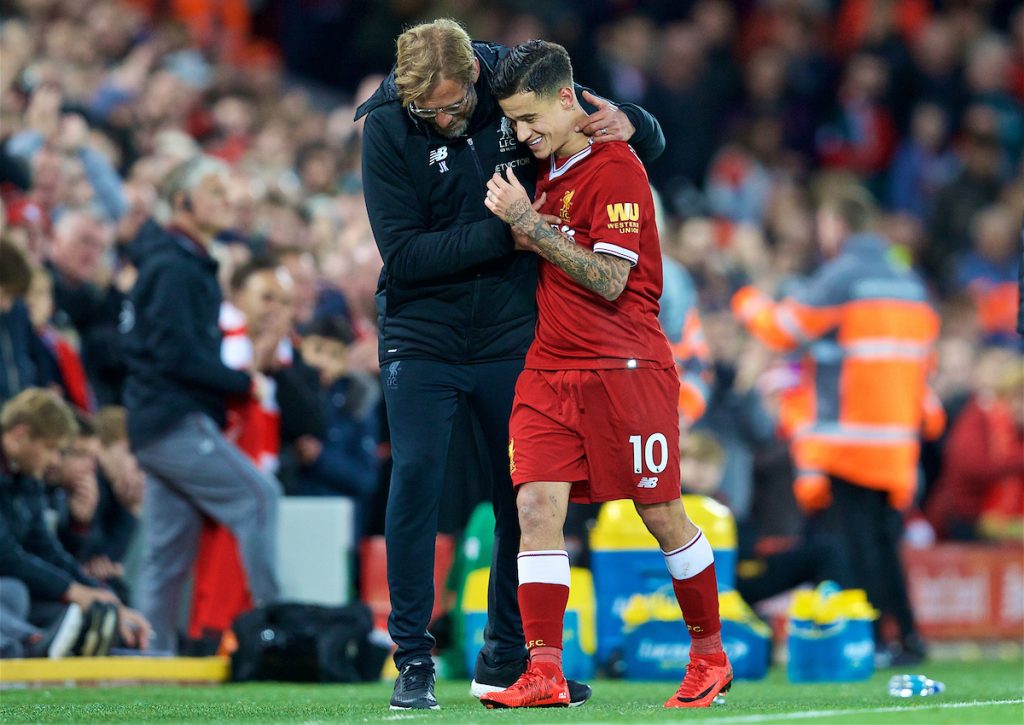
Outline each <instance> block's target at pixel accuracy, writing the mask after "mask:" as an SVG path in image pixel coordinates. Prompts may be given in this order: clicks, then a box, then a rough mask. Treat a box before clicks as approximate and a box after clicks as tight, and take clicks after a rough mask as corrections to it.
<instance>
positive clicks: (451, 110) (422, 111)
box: [409, 83, 473, 119]
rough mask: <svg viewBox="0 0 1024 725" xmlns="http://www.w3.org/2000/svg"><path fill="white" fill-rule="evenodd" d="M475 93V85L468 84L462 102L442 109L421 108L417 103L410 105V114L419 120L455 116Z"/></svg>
mask: <svg viewBox="0 0 1024 725" xmlns="http://www.w3.org/2000/svg"><path fill="white" fill-rule="evenodd" d="M472 91H473V85H472V84H471V83H467V84H466V95H464V96H463V97H462V100H461V101H456V102H455V103H452V104H449V105H447V106H441V107H440V108H419V107H418V106H417V105H416V104H415V103H410V104H409V113H411V114H412V115H414V116H417V117H418V118H424V119H431V118H436V117H437V114H439V113H443V114H445V115H446V116H455V115H457V114H458V113H459V112H460V111H462V109H464V108H465V107H466V104H467V103H468V102H469V96H470V94H471V93H472Z"/></svg>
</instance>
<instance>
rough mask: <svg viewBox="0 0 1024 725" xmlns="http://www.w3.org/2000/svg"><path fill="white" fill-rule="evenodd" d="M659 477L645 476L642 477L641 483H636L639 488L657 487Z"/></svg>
mask: <svg viewBox="0 0 1024 725" xmlns="http://www.w3.org/2000/svg"><path fill="white" fill-rule="evenodd" d="M657 486H658V477H657V476H644V477H643V478H641V479H640V483H638V484H637V485H636V487H637V488H657Z"/></svg>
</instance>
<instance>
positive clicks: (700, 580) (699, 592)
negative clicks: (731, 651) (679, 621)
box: [672, 564, 722, 654]
mask: <svg viewBox="0 0 1024 725" xmlns="http://www.w3.org/2000/svg"><path fill="white" fill-rule="evenodd" d="M672 589H673V590H675V593H676V601H677V602H679V609H680V610H681V611H682V613H683V619H684V620H686V629H687V631H688V632H689V633H690V639H691V640H692V641H693V643H692V644H691V645H690V652H691V653H693V654H714V653H716V652H721V651H722V620H721V619H720V618H719V616H718V580H717V578H716V577H715V565H714V564H710V565H709V566H708V567H707V568H706V569H704V570H703V571H702V572H700V573H699V574H697V576H692V577H690V578H689V579H673V580H672Z"/></svg>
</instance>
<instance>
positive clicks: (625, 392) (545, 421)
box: [508, 368, 679, 503]
mask: <svg viewBox="0 0 1024 725" xmlns="http://www.w3.org/2000/svg"><path fill="white" fill-rule="evenodd" d="M678 401H679V377H678V375H677V373H676V371H675V370H674V369H671V368H670V369H667V370H656V369H649V368H632V369H627V368H621V369H614V370H524V371H523V373H522V374H521V375H520V376H519V380H518V382H517V383H516V396H515V401H514V402H513V404H512V418H511V419H510V420H509V444H508V454H509V470H510V472H511V474H512V483H513V484H515V485H516V486H518V485H519V484H522V483H529V482H530V481H568V482H570V483H572V484H573V487H572V500H573V501H579V502H583V503H587V502H590V503H597V502H599V501H615V500H618V499H632V500H634V501H639V502H641V503H662V502H665V501H672V500H673V499H677V498H679V413H678V412H677V410H676V405H677V403H678Z"/></svg>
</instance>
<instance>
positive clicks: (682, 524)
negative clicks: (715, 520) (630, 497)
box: [636, 501, 697, 548]
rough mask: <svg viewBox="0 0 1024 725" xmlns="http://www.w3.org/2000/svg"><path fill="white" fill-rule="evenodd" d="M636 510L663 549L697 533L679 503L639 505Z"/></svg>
mask: <svg viewBox="0 0 1024 725" xmlns="http://www.w3.org/2000/svg"><path fill="white" fill-rule="evenodd" d="M636 508H637V513H639V514H640V518H641V519H642V520H643V522H644V525H645V526H646V527H647V530H648V531H650V532H651V534H653V536H654V538H656V539H657V540H658V543H659V544H661V545H662V548H664V547H665V546H674V545H676V544H677V543H678V542H679V541H680V540H682V539H688V538H693V535H694V534H695V533H696V531H697V529H696V527H695V526H694V525H693V523H692V522H691V521H690V520H689V519H688V518H687V516H686V513H685V512H684V511H683V509H682V506H680V505H678V502H675V501H672V502H669V503H666V504H650V505H641V504H638V505H637V507H636Z"/></svg>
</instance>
